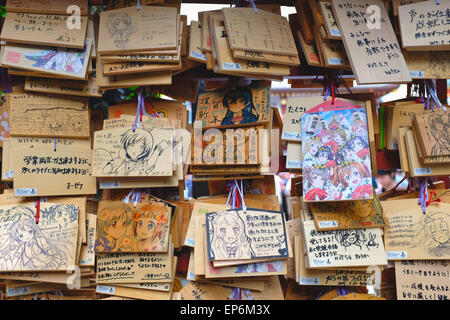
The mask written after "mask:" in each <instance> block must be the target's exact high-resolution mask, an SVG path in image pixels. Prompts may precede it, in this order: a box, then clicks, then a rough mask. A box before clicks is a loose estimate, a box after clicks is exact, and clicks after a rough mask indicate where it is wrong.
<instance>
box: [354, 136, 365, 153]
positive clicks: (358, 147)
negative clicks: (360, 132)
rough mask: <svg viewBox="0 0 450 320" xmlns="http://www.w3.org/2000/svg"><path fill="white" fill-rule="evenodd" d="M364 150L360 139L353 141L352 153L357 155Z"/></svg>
mask: <svg viewBox="0 0 450 320" xmlns="http://www.w3.org/2000/svg"><path fill="white" fill-rule="evenodd" d="M362 149H364V144H363V143H362V142H361V140H360V139H355V140H354V141H353V151H354V152H355V153H358V151H360V150H362Z"/></svg>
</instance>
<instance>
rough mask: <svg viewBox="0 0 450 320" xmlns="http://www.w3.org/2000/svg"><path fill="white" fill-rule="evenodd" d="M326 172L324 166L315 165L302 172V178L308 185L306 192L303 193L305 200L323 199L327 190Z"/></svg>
mask: <svg viewBox="0 0 450 320" xmlns="http://www.w3.org/2000/svg"><path fill="white" fill-rule="evenodd" d="M328 178H329V176H328V172H327V169H326V168H325V166H319V165H315V166H312V167H309V168H307V169H306V170H305V172H304V179H305V181H306V183H307V185H308V187H307V188H308V192H307V193H306V194H305V195H304V198H305V199H306V200H309V201H312V200H325V199H327V197H328V192H327V191H326V190H325V189H326V186H327V183H328Z"/></svg>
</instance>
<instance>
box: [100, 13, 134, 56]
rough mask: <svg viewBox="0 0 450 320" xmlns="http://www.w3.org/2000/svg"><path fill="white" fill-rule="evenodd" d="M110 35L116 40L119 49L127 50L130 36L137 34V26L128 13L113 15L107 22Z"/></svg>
mask: <svg viewBox="0 0 450 320" xmlns="http://www.w3.org/2000/svg"><path fill="white" fill-rule="evenodd" d="M106 26H107V27H108V33H109V35H110V37H112V38H114V44H115V46H116V47H117V48H119V49H126V48H127V46H128V42H129V41H130V36H131V35H132V34H134V33H136V32H137V29H138V28H137V25H136V24H135V23H133V20H132V19H131V17H130V16H129V15H128V13H111V14H110V15H109V16H108V20H107V21H106Z"/></svg>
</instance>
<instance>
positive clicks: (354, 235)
mask: <svg viewBox="0 0 450 320" xmlns="http://www.w3.org/2000/svg"><path fill="white" fill-rule="evenodd" d="M334 238H335V239H336V241H337V242H339V244H340V245H342V246H343V247H344V248H345V250H347V248H350V247H351V246H356V247H358V248H359V249H361V250H362V249H363V245H365V244H366V242H367V239H366V236H365V234H364V232H363V231H362V230H358V229H351V230H337V231H335V235H334Z"/></svg>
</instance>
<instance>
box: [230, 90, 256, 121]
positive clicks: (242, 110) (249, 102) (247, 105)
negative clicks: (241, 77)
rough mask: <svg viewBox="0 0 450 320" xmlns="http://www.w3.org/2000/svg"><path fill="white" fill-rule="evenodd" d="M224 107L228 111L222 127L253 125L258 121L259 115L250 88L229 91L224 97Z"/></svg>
mask: <svg viewBox="0 0 450 320" xmlns="http://www.w3.org/2000/svg"><path fill="white" fill-rule="evenodd" d="M222 103H223V105H224V107H225V108H226V109H227V112H226V114H225V117H224V118H223V119H222V123H221V124H222V125H223V126H225V125H232V124H240V123H253V122H256V121H258V119H259V113H258V111H257V110H256V108H255V106H254V104H253V95H252V91H251V89H250V88H247V87H236V88H233V89H231V90H230V91H228V92H227V93H226V94H225V96H224V97H223V102H222Z"/></svg>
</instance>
